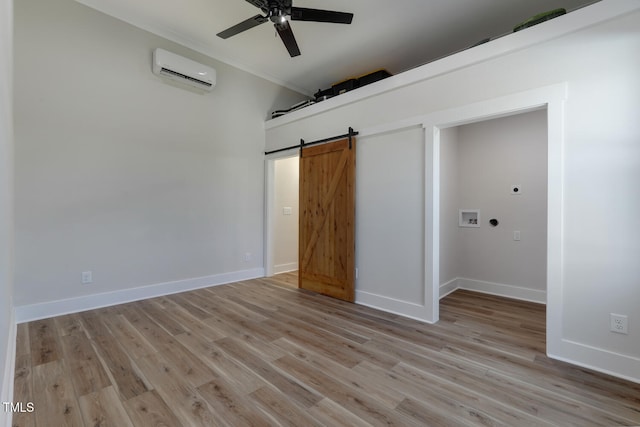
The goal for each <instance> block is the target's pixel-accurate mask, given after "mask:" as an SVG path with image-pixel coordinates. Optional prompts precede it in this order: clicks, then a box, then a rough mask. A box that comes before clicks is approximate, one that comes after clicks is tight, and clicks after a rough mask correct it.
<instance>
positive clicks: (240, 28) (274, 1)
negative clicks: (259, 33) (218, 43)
mask: <svg viewBox="0 0 640 427" xmlns="http://www.w3.org/2000/svg"><path fill="white" fill-rule="evenodd" d="M246 1H247V2H248V3H251V4H252V5H253V6H255V7H257V8H258V9H260V10H261V11H262V12H263V13H264V16H262V15H255V16H252V17H251V18H248V19H246V20H244V21H242V22H240V23H238V24H236V25H234V26H232V27H229V28H227V29H226V30H224V31H221V32H219V33H218V34H217V36H218V37H220V38H223V39H228V38H229V37H232V36H235V35H236V34H240V33H242V32H244V31H247V30H250V29H251V28H253V27H256V26H258V25H260V24H264V23H265V22H267V21H271V22H272V23H273V26H274V27H275V29H276V31H277V32H278V35H279V36H280V39H281V40H282V42H283V43H284V45H285V47H286V48H287V51H288V52H289V55H290V56H291V57H292V58H293V57H295V56H298V55H300V48H299V47H298V43H297V41H296V38H295V36H294V35H293V30H292V29H291V25H290V24H289V20H288V19H287V17H288V18H289V19H290V20H291V21H308V22H327V23H332V24H351V21H352V20H353V13H348V12H337V11H333V10H322V9H309V8H306V7H295V6H292V0H246Z"/></svg>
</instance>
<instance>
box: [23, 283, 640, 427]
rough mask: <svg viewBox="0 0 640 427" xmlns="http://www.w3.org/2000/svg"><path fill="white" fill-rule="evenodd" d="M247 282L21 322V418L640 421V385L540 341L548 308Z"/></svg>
mask: <svg viewBox="0 0 640 427" xmlns="http://www.w3.org/2000/svg"><path fill="white" fill-rule="evenodd" d="M295 278H296V276H295V273H287V274H286V275H285V276H280V277H277V276H276V277H271V278H262V279H254V280H246V281H241V282H236V283H232V284H228V285H221V286H216V287H211V288H205V289H199V290H196V291H192V292H186V293H182V294H177V295H170V296H165V297H158V298H152V299H150V300H146V301H137V302H132V303H127V304H122V305H117V306H112V307H107V308H101V309H97V310H90V311H87V312H83V313H77V314H70V315H65V316H60V317H57V318H53V319H45V320H39V321H35V322H29V323H24V324H20V325H18V328H17V337H16V359H15V360H16V370H15V377H14V402H23V403H26V402H33V404H34V406H35V411H34V412H33V413H31V414H29V413H16V414H14V417H13V422H14V425H15V426H21V427H29V426H35V427H43V426H44V427H50V426H56V427H58V426H65V425H84V426H93V427H95V426H98V425H100V426H105V425H123V426H130V425H132V426H136V427H137V426H154V427H159V426H170V427H177V426H194V425H196V426H197V425H203V426H216V425H220V426H233V427H235V426H238V425H240V426H242V425H247V426H249V425H252V426H258V425H274V426H276V425H279V426H302V425H304V426H331V427H333V426H379V425H400V426H412V425H416V426H418V425H419V426H425V425H427V426H431V425H433V426H440V425H443V426H444V425H446V426H458V425H460V426H481V425H495V426H520V425H527V426H528V425H531V426H536V427H537V426H547V425H550V426H565V425H567V426H569V425H571V426H574V425H575V426H577V425H580V426H581V427H582V426H585V427H586V426H612V425H621V426H634V425H640V384H635V383H631V382H628V381H625V380H622V379H619V378H614V377H611V376H608V375H604V374H601V373H597V372H594V371H591V370H589V369H586V368H582V367H579V366H574V365H569V364H566V363H564V362H560V361H557V360H553V359H550V358H548V357H547V356H546V355H545V351H546V350H545V344H546V343H545V339H546V337H545V329H546V325H545V321H546V319H545V307H544V306H542V305H540V304H534V303H528V302H523V301H513V300H508V299H506V298H501V297H496V296H493V295H484V294H478V293H475V292H471V291H456V292H454V293H452V294H450V295H448V296H447V297H445V298H443V299H442V300H441V302H440V315H441V320H440V321H439V322H438V323H437V324H435V325H429V324H425V323H421V322H419V321H416V320H412V319H406V318H403V317H401V316H399V315H396V314H392V313H385V312H381V311H378V310H374V309H371V308H367V307H363V306H359V305H356V304H350V303H345V302H343V301H337V300H333V299H331V298H328V297H325V296H322V295H318V294H314V293H312V292H309V291H305V290H300V289H297V288H296V287H295V286H291V283H296V280H293V279H295Z"/></svg>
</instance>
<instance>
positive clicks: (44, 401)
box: [33, 360, 84, 427]
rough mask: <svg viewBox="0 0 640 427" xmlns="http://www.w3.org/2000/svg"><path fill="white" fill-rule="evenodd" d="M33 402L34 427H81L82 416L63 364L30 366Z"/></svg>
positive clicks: (56, 362) (53, 363)
mask: <svg viewBox="0 0 640 427" xmlns="http://www.w3.org/2000/svg"><path fill="white" fill-rule="evenodd" d="M33 384H34V385H37V386H34V389H33V400H34V407H35V408H34V409H35V410H34V412H33V413H34V414H35V418H36V425H37V426H57V427H58V426H59V427H63V426H64V427H66V426H69V427H71V426H82V425H84V423H83V421H82V416H81V415H80V407H79V405H78V400H77V397H76V395H75V393H74V390H73V385H72V384H71V381H69V380H68V379H67V373H66V372H65V371H64V368H63V363H62V361H60V360H56V361H53V362H49V363H42V364H39V365H37V366H34V367H33Z"/></svg>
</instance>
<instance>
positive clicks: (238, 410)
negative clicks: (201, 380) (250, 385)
mask: <svg viewBox="0 0 640 427" xmlns="http://www.w3.org/2000/svg"><path fill="white" fill-rule="evenodd" d="M198 392H199V393H200V395H201V396H202V397H204V398H205V399H206V401H207V402H209V404H210V405H211V407H212V408H213V410H214V411H215V413H216V415H217V416H218V417H219V418H220V419H222V420H223V421H224V423H225V425H227V426H229V427H235V426H238V427H240V426H247V427H254V426H255V427H261V426H265V427H266V426H269V425H272V422H271V421H270V420H269V419H268V418H267V417H265V415H264V413H263V412H262V411H261V410H259V409H258V408H257V407H256V406H253V405H251V402H250V400H249V399H248V398H246V397H244V396H242V395H241V394H239V393H237V392H236V391H235V390H234V388H233V386H231V385H230V384H229V383H227V382H226V381H225V380H224V378H222V377H219V378H216V379H214V380H212V381H210V382H208V383H206V384H203V385H201V386H200V387H198Z"/></svg>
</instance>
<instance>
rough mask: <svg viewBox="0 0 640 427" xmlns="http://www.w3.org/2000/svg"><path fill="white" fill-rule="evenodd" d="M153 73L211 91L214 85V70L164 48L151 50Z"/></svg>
mask: <svg viewBox="0 0 640 427" xmlns="http://www.w3.org/2000/svg"><path fill="white" fill-rule="evenodd" d="M153 74H155V75H157V76H160V77H165V78H168V79H171V80H175V81H177V82H180V83H184V84H186V85H189V86H193V87H196V88H198V89H201V90H206V91H211V90H213V88H214V87H215V86H216V70H215V69H213V68H211V67H208V66H206V65H203V64H200V63H198V62H195V61H192V60H191V59H188V58H185V57H183V56H180V55H176V54H175V53H171V52H168V51H166V50H164V49H155V50H154V51H153Z"/></svg>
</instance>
